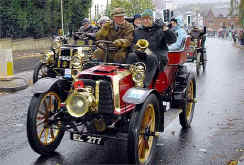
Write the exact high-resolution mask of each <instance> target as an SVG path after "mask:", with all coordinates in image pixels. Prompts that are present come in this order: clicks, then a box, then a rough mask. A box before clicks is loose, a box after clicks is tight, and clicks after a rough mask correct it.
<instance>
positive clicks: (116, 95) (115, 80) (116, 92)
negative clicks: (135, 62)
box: [112, 70, 131, 112]
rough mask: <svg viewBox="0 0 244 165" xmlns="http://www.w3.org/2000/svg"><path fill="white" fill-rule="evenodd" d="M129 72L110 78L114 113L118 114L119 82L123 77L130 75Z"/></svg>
mask: <svg viewBox="0 0 244 165" xmlns="http://www.w3.org/2000/svg"><path fill="white" fill-rule="evenodd" d="M130 74H131V73H130V71H129V70H125V71H122V72H120V73H118V75H116V76H113V77H112V81H113V94H114V108H115V111H117V112H120V95H119V82H120V80H121V79H123V78H124V77H126V76H128V75H130Z"/></svg>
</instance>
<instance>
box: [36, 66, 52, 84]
mask: <svg viewBox="0 0 244 165" xmlns="http://www.w3.org/2000/svg"><path fill="white" fill-rule="evenodd" d="M47 70H48V68H47V65H46V64H43V63H41V62H39V63H38V64H37V65H36V66H35V68H34V73H33V83H35V82H37V81H38V80H39V79H41V78H44V77H47Z"/></svg>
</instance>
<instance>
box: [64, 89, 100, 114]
mask: <svg viewBox="0 0 244 165" xmlns="http://www.w3.org/2000/svg"><path fill="white" fill-rule="evenodd" d="M93 93H94V90H93V88H92V87H91V86H88V87H85V88H82V89H76V90H74V91H73V93H71V94H70V95H69V96H68V98H67V99H66V101H65V102H66V108H67V110H68V113H69V114H70V115H71V116H73V117H82V116H84V115H85V114H86V113H87V112H88V111H89V110H91V111H92V110H93V109H94V108H95V107H96V99H95V96H94V95H93Z"/></svg>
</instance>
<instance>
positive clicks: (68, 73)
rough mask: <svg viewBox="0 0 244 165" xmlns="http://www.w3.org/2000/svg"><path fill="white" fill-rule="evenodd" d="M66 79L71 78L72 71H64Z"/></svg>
mask: <svg viewBox="0 0 244 165" xmlns="http://www.w3.org/2000/svg"><path fill="white" fill-rule="evenodd" d="M64 77H67V78H71V69H65V70H64Z"/></svg>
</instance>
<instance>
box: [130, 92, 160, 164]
mask: <svg viewBox="0 0 244 165" xmlns="http://www.w3.org/2000/svg"><path fill="white" fill-rule="evenodd" d="M158 113H159V104H158V100H157V97H156V96H155V95H154V94H152V95H150V96H149V97H148V98H147V100H146V102H145V103H144V104H143V105H141V106H140V108H137V109H136V110H135V111H134V112H133V115H132V117H131V121H130V126H129V136H128V158H129V161H130V163H133V164H145V165H146V164H151V163H152V160H153V156H154V153H155V147H156V143H157V137H156V136H154V135H153V134H155V132H156V131H158V129H159V124H160V123H159V115H158Z"/></svg>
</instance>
